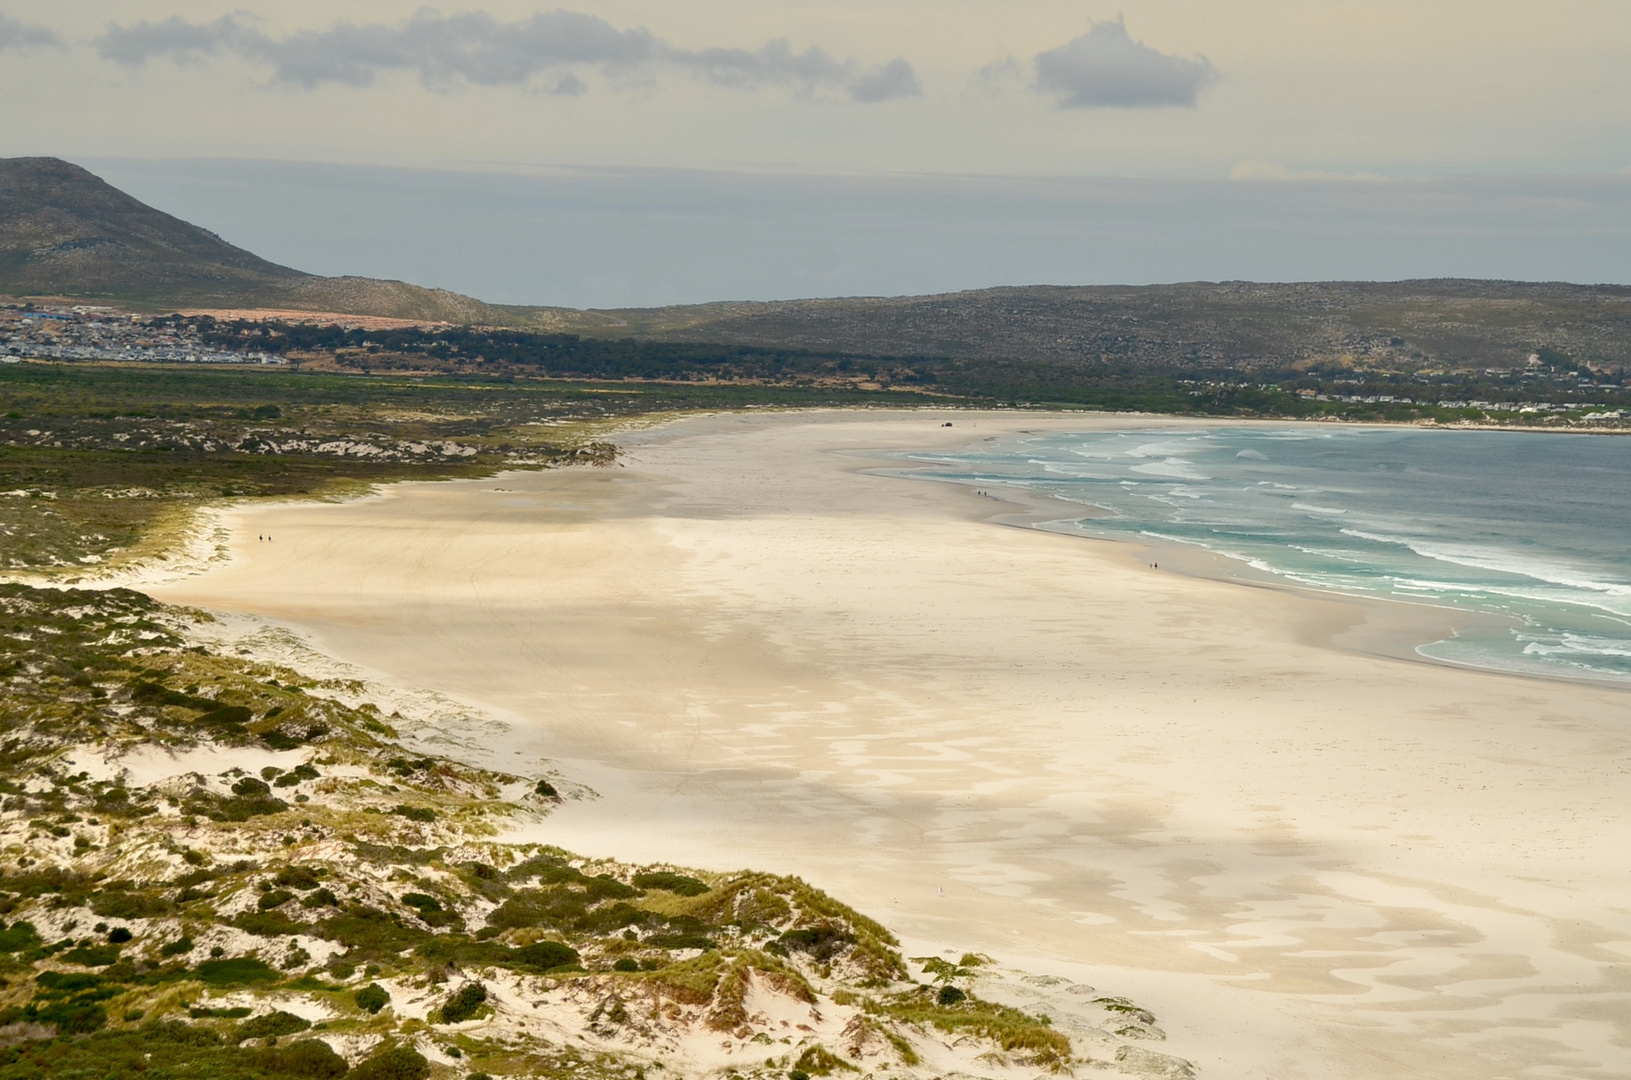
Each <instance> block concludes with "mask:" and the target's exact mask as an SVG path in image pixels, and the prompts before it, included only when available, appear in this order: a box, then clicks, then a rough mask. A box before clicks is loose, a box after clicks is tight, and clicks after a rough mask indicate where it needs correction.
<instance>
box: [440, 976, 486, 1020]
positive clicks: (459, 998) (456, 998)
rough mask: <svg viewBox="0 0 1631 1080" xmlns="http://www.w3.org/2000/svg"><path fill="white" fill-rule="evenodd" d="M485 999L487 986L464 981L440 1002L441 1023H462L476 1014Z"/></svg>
mask: <svg viewBox="0 0 1631 1080" xmlns="http://www.w3.org/2000/svg"><path fill="white" fill-rule="evenodd" d="M486 1001H487V987H485V986H483V985H482V984H481V983H479V982H472V983H465V984H464V985H463V986H461V987H459V989H458V990H456V991H454V992H453V993H452V994H450V995H449V996H448V999H447V1000H446V1001H444V1002H443V1003H442V1023H444V1024H462V1023H463V1022H464V1021H466V1020H469V1019H470V1018H471V1017H473V1016H475V1015H476V1010H478V1009H480V1008H481V1007H482V1005H483V1004H485V1003H486Z"/></svg>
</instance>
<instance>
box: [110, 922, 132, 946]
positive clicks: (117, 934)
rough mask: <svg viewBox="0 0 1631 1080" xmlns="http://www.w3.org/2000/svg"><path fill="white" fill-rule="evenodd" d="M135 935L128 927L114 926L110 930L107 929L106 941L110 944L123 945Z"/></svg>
mask: <svg viewBox="0 0 1631 1080" xmlns="http://www.w3.org/2000/svg"><path fill="white" fill-rule="evenodd" d="M135 936H136V935H135V934H132V933H131V932H130V930H129V929H128V928H126V927H123V926H115V927H114V928H113V929H112V930H109V931H108V942H109V944H112V945H123V944H125V943H126V942H128V941H131V940H133V939H134V938H135Z"/></svg>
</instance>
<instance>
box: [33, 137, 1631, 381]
mask: <svg viewBox="0 0 1631 1080" xmlns="http://www.w3.org/2000/svg"><path fill="white" fill-rule="evenodd" d="M0 294H8V295H11V296H18V297H60V298H70V299H75V300H82V301H91V302H102V303H109V302H112V303H119V304H126V305H130V306H133V307H137V308H141V309H145V310H176V309H181V308H188V309H213V310H223V309H225V310H243V309H262V310H264V309H277V310H285V311H307V312H313V313H321V312H329V313H340V314H346V315H362V316H377V317H381V318H389V319H402V320H407V321H411V322H444V323H454V324H461V325H481V326H490V327H511V328H516V329H526V330H536V331H545V332H552V333H572V334H579V335H582V336H584V337H602V338H605V337H610V338H635V339H645V340H663V341H670V342H699V343H700V342H705V343H710V344H717V345H748V346H764V347H769V348H776V349H804V350H810V351H813V352H822V353H832V352H841V353H853V354H861V355H867V356H894V357H939V358H945V359H951V360H957V361H963V360H968V361H979V362H987V361H996V362H1000V363H1004V364H1011V365H1015V369H1014V370H1015V379H1016V381H1017V382H1025V381H1027V380H1028V379H1030V378H1032V377H1033V376H1034V375H1035V374H1036V373H1035V372H1034V371H1031V370H1030V368H1031V367H1032V366H1033V365H1037V364H1041V365H1056V366H1061V367H1062V368H1072V369H1073V368H1079V367H1081V366H1082V365H1105V364H1109V365H1113V366H1115V367H1118V368H1120V369H1124V370H1154V369H1171V370H1176V369H1196V368H1203V369H1204V368H1214V367H1223V368H1231V369H1234V368H1254V367H1259V366H1264V365H1266V366H1271V367H1272V366H1274V365H1286V364H1291V365H1297V364H1312V363H1336V364H1338V365H1341V366H1355V367H1361V368H1365V367H1381V368H1386V369H1409V370H1415V369H1420V368H1424V367H1427V368H1434V367H1437V368H1450V369H1467V368H1477V367H1480V366H1490V367H1510V366H1512V365H1514V364H1519V365H1521V364H1523V363H1524V362H1525V360H1526V358H1527V357H1528V356H1529V355H1531V354H1532V353H1534V352H1535V351H1536V350H1540V349H1552V350H1556V351H1557V352H1558V353H1561V354H1564V355H1566V356H1567V357H1569V358H1572V359H1573V360H1577V361H1584V362H1588V363H1591V364H1595V365H1599V366H1602V365H1607V366H1610V367H1615V368H1627V367H1631V287H1626V286H1617V285H1571V284H1567V283H1561V282H1521V281H1480V280H1468V279H1451V278H1440V279H1428V280H1421V281H1394V282H1367V281H1351V282H1341V281H1329V282H1301V283H1288V284H1272V283H1257V282H1247V281H1225V282H1191V283H1186V284H1176V285H1143V286H1130V285H1100V286H1051V285H1028V286H1010V287H1002V288H991V289H978V290H971V291H968V292H958V293H946V294H942V295H937V296H897V297H838V298H831V299H811V300H785V301H751V302H750V301H720V302H715V303H707V304H689V305H679V306H671V307H658V308H628V309H618V310H577V309H573V308H556V307H522V306H512V305H500V304H487V303H483V302H482V301H480V300H477V299H474V298H473V297H469V296H464V295H462V294H460V293H455V292H449V291H447V290H445V289H426V288H422V287H420V286H417V285H410V284H407V283H406V282H401V281H381V280H377V279H374V278H363V277H333V278H329V277H319V276H317V275H314V274H308V273H304V272H302V271H300V270H295V269H291V268H289V267H286V266H279V265H277V264H276V263H271V262H268V261H266V260H265V259H262V258H260V257H259V256H257V255H254V254H252V253H250V252H248V251H245V250H243V249H242V248H238V247H234V246H233V245H231V244H229V243H227V242H226V241H225V240H223V239H221V238H220V237H219V236H216V235H215V234H214V233H212V232H209V231H208V230H206V229H201V228H199V227H198V226H196V225H190V224H188V223H187V222H185V221H182V220H180V219H179V218H175V217H172V216H171V215H169V214H166V213H163V212H161V211H159V210H155V209H153V208H152V207H150V206H147V205H145V204H143V203H141V202H139V201H138V200H136V199H134V198H132V197H130V196H129V195H126V194H125V193H124V192H121V191H119V190H118V189H116V188H114V187H112V186H111V185H109V184H107V183H105V182H104V181H102V180H101V179H99V178H97V177H96V176H94V175H92V174H91V173H89V172H87V171H85V170H84V169H82V168H80V167H78V166H77V165H71V164H69V163H68V162H65V161H61V160H59V159H57V158H11V159H0ZM1021 369H1025V370H1024V371H1021Z"/></svg>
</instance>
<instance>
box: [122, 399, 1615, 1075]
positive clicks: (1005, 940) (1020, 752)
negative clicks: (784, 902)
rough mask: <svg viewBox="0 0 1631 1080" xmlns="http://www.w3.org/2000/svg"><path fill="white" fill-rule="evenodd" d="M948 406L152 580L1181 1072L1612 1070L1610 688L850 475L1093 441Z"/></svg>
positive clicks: (734, 446)
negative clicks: (1155, 1021)
mask: <svg viewBox="0 0 1631 1080" xmlns="http://www.w3.org/2000/svg"><path fill="white" fill-rule="evenodd" d="M951 418H952V419H953V420H954V421H955V423H956V424H957V426H956V427H955V428H951V429H946V428H942V427H940V426H939V425H940V424H941V422H942V420H943V419H944V417H942V416H940V415H937V414H925V413H916V414H912V413H897V414H858V413H829V414H813V415H812V414H787V415H774V416H755V417H738V416H723V417H713V418H701V419H691V420H685V421H681V422H677V423H673V424H670V425H667V426H665V427H662V428H659V429H656V430H654V431H651V432H645V433H641V434H639V435H635V436H631V437H629V438H628V439H625V440H624V442H625V444H626V445H628V446H629V447H630V453H629V456H628V458H627V459H626V467H623V468H615V469H608V470H594V471H590V470H573V471H557V472H550V473H529V474H514V475H509V476H505V477H502V478H499V479H497V480H489V481H471V482H458V483H447V484H418V485H401V486H398V487H394V488H392V489H389V490H388V491H386V492H385V493H383V494H381V495H380V496H378V497H376V498H372V499H368V500H364V501H360V502H354V503H348V504H343V505H325V506H315V505H293V506H285V507H278V508H267V507H254V508H251V509H246V510H243V511H239V512H236V513H235V514H233V515H232V516H231V518H230V521H231V523H232V525H233V528H234V537H235V539H234V541H233V545H234V553H235V558H234V559H233V560H232V562H230V563H229V564H227V565H224V566H219V567H216V568H213V569H210V570H208V571H207V572H205V573H203V574H201V575H199V576H195V577H192V578H187V579H184V580H182V581H179V582H175V583H172V584H170V585H167V586H163V587H159V588H155V589H154V591H155V592H156V593H157V594H159V595H160V596H161V597H162V598H164V599H167V600H171V601H177V602H184V603H191V604H198V605H203V606H207V607H214V608H218V609H223V610H232V611H240V612H253V613H257V614H259V615H262V616H265V617H267V618H269V619H272V620H276V621H278V622H281V623H284V624H287V625H290V626H293V627H295V628H297V629H298V630H300V631H301V632H303V633H305V634H307V635H309V636H310V638H311V640H312V642H313V644H314V645H315V646H316V647H318V648H320V649H322V650H324V651H325V652H328V653H330V654H332V655H334V656H337V657H340V658H343V659H345V660H347V661H350V662H352V663H355V664H358V665H361V666H362V667H364V668H365V669H367V670H369V671H371V672H373V673H376V674H377V675H378V676H379V677H380V678H382V679H387V680H392V681H395V682H398V683H403V684H408V685H412V686H416V687H425V688H430V689H434V690H435V691H438V692H440V693H443V694H446V695H448V696H450V697H451V698H453V699H456V700H458V701H462V702H465V703H468V704H469V705H472V706H475V707H478V708H479V709H481V710H484V711H486V712H487V713H489V714H490V715H492V716H495V717H497V718H499V719H501V720H503V721H505V722H506V723H507V724H508V725H509V727H508V734H507V735H506V736H504V737H503V738H500V739H493V740H491V745H490V747H489V752H490V754H491V756H492V758H493V759H494V760H495V761H497V762H498V763H499V764H504V763H516V764H519V763H521V762H523V761H525V762H528V763H532V762H536V761H537V759H540V758H548V759H552V760H554V761H556V762H558V763H559V764H560V766H561V767H562V769H563V770H564V771H565V772H566V773H567V774H568V775H570V776H572V777H574V778H575V779H578V780H581V781H584V782H586V783H588V784H590V785H591V786H593V787H594V788H596V789H597V790H598V791H599V792H600V793H601V794H602V796H603V797H602V798H601V799H599V800H594V801H588V802H582V803H575V804H572V805H571V806H570V807H569V808H568V809H566V810H564V811H562V812H561V813H559V814H557V815H556V816H554V817H552V818H551V819H549V821H547V822H546V823H545V824H544V825H543V826H541V827H540V828H539V830H538V832H537V836H538V837H540V838H546V839H548V840H550V841H551V842H554V843H559V844H562V845H563V846H567V847H573V848H577V849H580V850H584V851H593V852H596V853H601V854H605V855H615V856H620V857H624V858H629V859H641V860H647V859H671V860H673V861H676V862H681V863H692V864H698V865H704V866H709V867H714V868H731V867H738V866H757V867H762V868H765V869H773V870H778V871H784V872H794V873H799V874H802V875H804V876H805V877H807V878H809V879H810V880H812V881H814V882H815V883H817V884H819V885H821V886H822V887H824V888H827V889H830V890H832V891H833V892H835V893H837V894H839V895H840V896H842V897H844V898H845V899H846V900H848V901H850V902H852V903H854V904H856V905H857V906H858V907H861V908H862V909H863V910H868V911H869V912H870V913H871V914H874V915H876V916H878V917H880V918H882V919H883V920H884V921H886V922H888V923H889V924H890V925H891V926H892V927H893V928H895V929H896V930H897V931H898V932H900V933H902V934H903V935H904V936H905V937H906V938H907V939H908V943H909V945H911V946H913V947H916V948H931V947H932V948H936V949H938V948H941V947H952V948H957V949H965V948H968V949H979V950H984V951H987V952H990V953H993V954H995V955H997V956H998V957H999V958H1001V959H1003V960H1004V961H1005V962H1009V963H1015V964H1020V965H1023V966H1026V967H1029V968H1030V969H1031V970H1035V971H1042V972H1053V973H1057V974H1061V975H1065V976H1068V977H1070V978H1073V979H1076V980H1079V981H1085V982H1090V983H1092V984H1094V985H1096V986H1098V987H1099V988H1100V990H1102V991H1105V992H1110V993H1119V994H1127V995H1129V996H1131V997H1134V998H1136V999H1138V1000H1139V1001H1140V1003H1141V1004H1144V1005H1146V1006H1147V1007H1149V1008H1150V1009H1151V1010H1152V1011H1154V1012H1155V1013H1156V1015H1157V1016H1158V1017H1159V1019H1160V1022H1161V1024H1162V1026H1163V1027H1164V1028H1165V1029H1166V1031H1167V1033H1168V1035H1169V1039H1168V1041H1167V1042H1166V1043H1165V1044H1161V1045H1159V1046H1157V1047H1153V1048H1156V1049H1161V1050H1163V1051H1164V1052H1167V1053H1173V1054H1177V1055H1179V1056H1182V1057H1185V1058H1189V1059H1191V1060H1193V1061H1194V1062H1195V1063H1196V1065H1197V1068H1198V1069H1199V1070H1200V1073H1201V1075H1203V1076H1211V1077H1237V1076H1238V1077H1287V1078H1291V1077H1339V1078H1340V1077H1366V1078H1370V1077H1375V1078H1381V1077H1388V1078H1394V1077H1401V1076H1431V1077H1439V1078H1460V1077H1466V1078H1479V1080H1484V1078H1491V1077H1628V1076H1631V903H1628V897H1631V855H1628V852H1631V709H1628V705H1631V695H1627V694H1626V693H1625V692H1621V691H1618V690H1614V689H1610V688H1597V687H1589V686H1581V685H1572V684H1566V683H1561V682H1545V681H1539V680H1529V679H1520V678H1513V677H1505V676H1497V675H1488V674H1481V673H1475V672H1468V671H1460V670H1455V669H1450V668H1445V667H1440V666H1434V665H1430V664H1426V663H1416V662H1410V661H1407V660H1400V659H1391V658H1388V657H1385V656H1375V655H1365V654H1362V653H1359V652H1355V651H1346V650H1344V649H1341V648H1338V647H1335V646H1333V644H1332V643H1331V642H1332V640H1333V638H1335V639H1337V640H1340V641H1345V642H1353V641H1359V640H1370V641H1376V640H1381V639H1382V638H1383V637H1385V636H1386V635H1387V634H1389V633H1396V631H1395V630H1393V629H1390V625H1389V624H1390V623H1392V622H1398V621H1401V619H1400V617H1399V616H1400V613H1398V612H1397V611H1395V612H1392V613H1388V612H1378V611H1371V612H1367V611H1366V609H1364V608H1361V607H1359V606H1357V605H1353V604H1349V603H1346V602H1337V601H1332V600H1324V599H1317V598H1309V597H1304V596H1299V595H1296V594H1294V593H1291V592H1287V591H1283V590H1275V589H1265V588H1251V587H1246V586H1242V585H1234V584H1227V583H1222V582H1215V581H1209V580H1203V579H1200V578H1195V577H1190V576H1180V575H1178V574H1174V573H1171V572H1169V571H1168V569H1167V568H1166V566H1165V565H1164V566H1163V569H1162V570H1160V571H1153V570H1150V569H1149V568H1148V567H1147V565H1146V563H1147V562H1148V560H1147V559H1146V558H1145V557H1144V556H1143V554H1142V553H1140V552H1138V551H1137V550H1135V549H1132V548H1130V547H1126V546H1118V545H1110V544H1103V543H1097V542H1092V541H1086V540H1081V539H1076V538H1068V537H1062V536H1057V535H1051V534H1045V533H1040V532H1036V531H1033V530H1027V529H1023V528H1010V527H1003V526H1001V525H999V524H995V523H993V522H994V520H996V519H1003V518H1004V517H1005V515H1014V514H1018V513H1020V512H1021V511H1023V510H1024V509H1025V508H1022V507H1018V506H1013V505H1007V504H1003V503H1000V502H997V501H994V500H991V499H989V498H985V497H981V496H978V495H975V494H974V493H972V492H970V491H967V490H963V489H960V488H954V487H949V486H945V485H937V484H932V483H926V482H921V481H913V480H903V479H898V478H894V477H888V476H879V475H873V474H870V473H868V472H866V471H865V470H869V469H873V470H875V469H878V468H879V467H880V466H881V465H882V463H881V462H880V461H878V460H877V459H876V458H873V457H868V456H867V455H866V453H865V451H868V450H877V449H886V448H891V447H897V448H898V447H921V446H927V445H932V444H935V443H937V442H938V443H950V442H954V441H958V442H960V441H966V440H968V439H970V438H980V437H987V436H989V435H993V434H997V433H998V432H1000V431H1005V432H1011V431H1014V430H1017V429H1020V428H1040V427H1044V426H1046V427H1054V428H1069V427H1076V428H1080V427H1082V426H1085V425H1086V424H1090V423H1106V422H1110V421H1098V420H1086V419H1082V418H1063V417H1037V416H1026V415H1014V414H980V415H974V414H966V413H958V414H955V415H953V416H952V417H951ZM971 427H973V428H974V430H970V429H971ZM1009 520H1012V518H1009ZM268 532H269V533H271V534H272V535H273V536H274V538H275V539H274V541H273V542H272V543H269V544H268V543H261V542H258V541H257V540H256V535H257V534H263V533H268ZM1163 562H1164V564H1165V563H1166V562H1167V560H1163ZM1407 614H1408V613H1407ZM1402 621H1405V622H1408V621H1409V620H1408V618H1405V619H1403V620H1402ZM1367 628H1368V630H1369V636H1368V637H1367V636H1366V635H1365V634H1364V633H1361V631H1365V630H1367Z"/></svg>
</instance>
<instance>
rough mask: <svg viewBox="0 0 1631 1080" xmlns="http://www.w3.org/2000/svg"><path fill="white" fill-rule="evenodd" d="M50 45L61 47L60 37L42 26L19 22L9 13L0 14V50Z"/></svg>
mask: <svg viewBox="0 0 1631 1080" xmlns="http://www.w3.org/2000/svg"><path fill="white" fill-rule="evenodd" d="M44 45H50V46H55V47H57V48H61V47H62V39H61V38H59V37H57V35H56V34H53V33H52V32H51V31H49V30H47V29H46V28H45V27H43V26H33V25H30V24H28V23H25V22H20V21H19V20H17V19H14V18H12V17H11V16H10V15H5V14H0V52H4V51H5V50H6V49H34V48H39V47H40V46H44Z"/></svg>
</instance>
